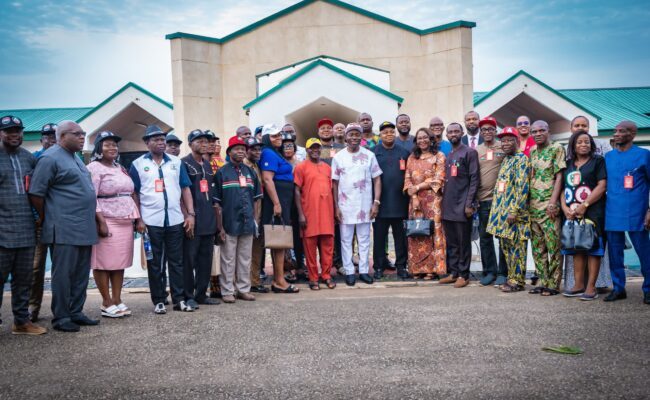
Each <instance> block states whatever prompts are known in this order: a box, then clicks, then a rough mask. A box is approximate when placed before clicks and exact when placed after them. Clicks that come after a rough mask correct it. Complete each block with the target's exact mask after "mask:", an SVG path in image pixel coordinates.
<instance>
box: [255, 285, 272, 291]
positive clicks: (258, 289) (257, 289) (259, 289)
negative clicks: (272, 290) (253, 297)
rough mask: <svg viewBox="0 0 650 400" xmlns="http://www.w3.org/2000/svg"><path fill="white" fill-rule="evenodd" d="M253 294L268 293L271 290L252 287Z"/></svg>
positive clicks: (260, 286) (262, 287) (261, 286)
mask: <svg viewBox="0 0 650 400" xmlns="http://www.w3.org/2000/svg"><path fill="white" fill-rule="evenodd" d="M251 292H253V293H268V292H269V288H266V287H264V286H263V285H259V286H252V287H251Z"/></svg>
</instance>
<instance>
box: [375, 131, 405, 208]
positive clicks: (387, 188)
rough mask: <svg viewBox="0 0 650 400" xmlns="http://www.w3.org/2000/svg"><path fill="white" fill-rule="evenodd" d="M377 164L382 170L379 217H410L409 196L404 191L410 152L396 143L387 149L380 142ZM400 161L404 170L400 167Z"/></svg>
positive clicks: (377, 151) (377, 148) (376, 152)
mask: <svg viewBox="0 0 650 400" xmlns="http://www.w3.org/2000/svg"><path fill="white" fill-rule="evenodd" d="M374 152H375V157H376V158H377V164H379V168H381V170H382V172H383V173H382V174H381V197H380V198H379V201H380V202H381V205H380V206H379V213H378V214H377V218H403V219H406V218H407V217H408V206H409V198H408V196H406V194H405V193H404V191H403V190H402V189H403V188H404V175H405V173H406V160H407V159H408V158H409V155H410V152H409V151H408V150H406V149H405V148H404V147H402V146H400V145H398V144H397V143H395V144H394V145H393V147H392V148H390V149H387V148H385V147H384V145H383V144H378V145H377V147H375V149H374ZM400 161H401V162H402V163H403V164H404V170H402V169H400Z"/></svg>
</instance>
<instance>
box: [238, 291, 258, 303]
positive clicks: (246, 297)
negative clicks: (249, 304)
mask: <svg viewBox="0 0 650 400" xmlns="http://www.w3.org/2000/svg"><path fill="white" fill-rule="evenodd" d="M237 298H238V299H239V300H244V301H255V296H253V295H252V294H250V293H241V292H238V293H237Z"/></svg>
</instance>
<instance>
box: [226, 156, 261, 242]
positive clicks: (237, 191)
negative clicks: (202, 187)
mask: <svg viewBox="0 0 650 400" xmlns="http://www.w3.org/2000/svg"><path fill="white" fill-rule="evenodd" d="M240 179H241V180H242V181H241V183H240ZM243 180H245V181H246V183H245V186H242V183H243ZM215 188H216V196H215V197H216V199H217V202H218V203H219V205H221V208H222V213H221V215H222V218H223V228H224V230H225V231H226V233H227V234H228V235H230V236H242V235H252V234H253V233H254V232H255V211H254V210H255V209H254V207H253V206H254V204H255V201H256V200H259V199H261V198H262V189H261V187H260V184H259V181H258V179H257V175H256V174H255V171H253V169H252V168H250V167H248V166H246V165H244V164H243V163H242V164H240V165H239V166H238V167H235V166H234V165H233V164H232V163H227V164H226V165H224V166H223V167H222V168H221V169H220V170H219V171H218V172H217V175H216V177H215Z"/></svg>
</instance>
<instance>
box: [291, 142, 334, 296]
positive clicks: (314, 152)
mask: <svg viewBox="0 0 650 400" xmlns="http://www.w3.org/2000/svg"><path fill="white" fill-rule="evenodd" d="M306 147H307V160H305V162H302V163H300V164H298V165H297V166H296V169H295V170H294V171H293V175H294V182H295V184H296V187H295V199H296V200H295V201H296V207H297V208H298V222H299V223H300V234H301V236H302V241H303V245H304V246H303V247H304V250H305V256H306V259H307V271H308V274H309V287H310V288H311V289H312V290H318V289H320V287H319V285H318V284H319V278H318V264H317V263H316V253H317V250H318V253H319V255H320V262H321V271H322V272H321V279H322V281H323V282H324V283H325V284H326V285H327V287H328V288H330V289H334V287H335V286H336V284H335V283H334V282H333V281H332V277H331V275H330V270H331V269H332V255H333V253H334V199H333V197H332V169H331V168H330V166H329V165H327V164H326V163H324V162H322V161H321V160H320V153H321V152H322V149H321V142H320V140H319V139H316V138H311V139H309V140H307V145H306Z"/></svg>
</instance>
